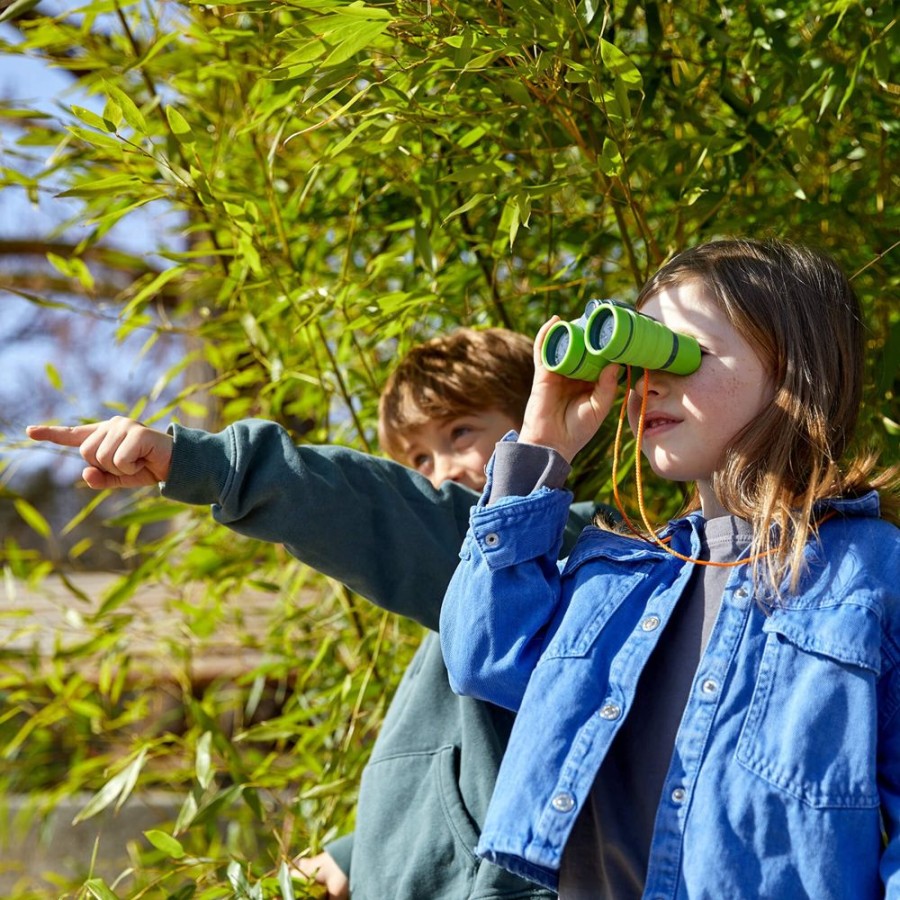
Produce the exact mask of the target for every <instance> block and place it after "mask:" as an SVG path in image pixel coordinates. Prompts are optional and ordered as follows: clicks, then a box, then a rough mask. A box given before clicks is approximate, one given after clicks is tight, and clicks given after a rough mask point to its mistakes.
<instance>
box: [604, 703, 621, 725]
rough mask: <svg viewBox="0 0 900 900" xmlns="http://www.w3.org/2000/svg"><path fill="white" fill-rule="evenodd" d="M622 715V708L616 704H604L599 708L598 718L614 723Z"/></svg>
mask: <svg viewBox="0 0 900 900" xmlns="http://www.w3.org/2000/svg"><path fill="white" fill-rule="evenodd" d="M621 715H622V707H621V706H619V705H618V704H617V703H605V704H604V705H603V706H601V707H600V718H601V719H609V721H610V722H612V721H615V720H616V719H618V718H619V716H621Z"/></svg>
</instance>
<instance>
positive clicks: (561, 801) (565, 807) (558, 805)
mask: <svg viewBox="0 0 900 900" xmlns="http://www.w3.org/2000/svg"><path fill="white" fill-rule="evenodd" d="M550 805H551V806H552V807H553V808H554V809H555V810H556V811H557V812H562V813H567V812H572V810H573V809H575V798H574V797H573V796H572V795H571V794H567V793H566V792H565V791H563V793H561V794H557V795H556V796H555V797H554V798H553V799H552V800H551V801H550Z"/></svg>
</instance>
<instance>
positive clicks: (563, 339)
mask: <svg viewBox="0 0 900 900" xmlns="http://www.w3.org/2000/svg"><path fill="white" fill-rule="evenodd" d="M571 343H572V341H571V338H570V337H569V332H568V330H567V329H565V328H554V329H553V331H551V332H550V334H548V335H547V349H546V357H547V362H549V363H552V364H553V365H554V366H558V365H559V364H560V363H561V362H562V361H563V360H564V359H565V358H566V354H567V353H568V352H569V346H570V345H571Z"/></svg>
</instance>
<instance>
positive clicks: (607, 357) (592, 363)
mask: <svg viewBox="0 0 900 900" xmlns="http://www.w3.org/2000/svg"><path fill="white" fill-rule="evenodd" d="M541 362H543V364H544V368H545V369H547V370H548V371H550V372H556V373H558V374H559V375H565V376H566V377H567V378H575V379H578V380H579V381H596V380H597V378H598V377H599V375H600V372H601V371H603V369H604V368H605V367H606V366H607V365H609V364H610V363H619V364H620V365H623V366H625V365H629V366H633V367H636V368H640V369H662V370H663V371H665V372H674V373H675V374H676V375H690V374H691V372H693V371H695V370H696V369H697V368H698V367H699V365H700V345H699V344H698V343H697V341H696V340H694V338H692V337H688V335H686V334H677V333H676V332H674V331H671V330H670V329H668V328H666V326H665V325H662V324H661V323H659V322H657V321H656V320H655V319H651V318H650V317H649V316H645V315H644V314H643V313H640V312H638V311H637V310H636V309H635V308H634V307H633V306H628V305H627V304H624V303H620V302H619V301H617V300H588V302H587V305H586V306H585V308H584V314H583V315H582V316H581V317H580V318H578V319H575V320H574V321H573V322H556V323H555V324H554V325H553V326H552V327H551V328H550V330H549V331H548V332H547V336H546V337H545V338H544V344H543V346H542V347H541Z"/></svg>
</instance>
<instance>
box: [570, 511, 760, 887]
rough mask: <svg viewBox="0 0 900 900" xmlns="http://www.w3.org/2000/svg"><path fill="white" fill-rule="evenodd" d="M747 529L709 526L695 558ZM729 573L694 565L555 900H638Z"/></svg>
mask: <svg viewBox="0 0 900 900" xmlns="http://www.w3.org/2000/svg"><path fill="white" fill-rule="evenodd" d="M751 538H752V532H751V528H750V524H749V523H748V522H745V521H743V520H741V519H737V518H735V517H733V516H722V517H720V518H715V519H709V520H707V522H706V523H705V527H704V530H703V534H702V535H701V540H702V549H701V551H700V554H699V558H700V559H707V560H711V561H714V562H727V561H729V560H732V559H734V558H736V557H737V555H738V554H739V553H740V552H741V551H742V550H744V549H745V548H746V547H747V546H748V545H749V543H750V541H751ZM731 572H732V570H731V569H730V568H719V567H716V566H697V567H696V568H695V570H694V572H693V574H692V575H691V579H690V581H689V582H688V586H687V590H686V592H685V594H684V596H683V597H682V598H681V599H680V600H679V602H678V604H677V606H676V607H675V611H674V614H673V616H672V618H671V619H670V620H669V623H668V624H667V625H666V628H665V632H664V633H663V634H662V635H661V637H660V641H659V644H658V645H657V647H656V649H655V650H654V652H653V654H652V655H651V657H650V659H649V660H648V662H647V666H646V668H645V669H644V671H643V673H642V674H641V678H640V681H639V682H638V686H637V693H636V695H635V699H634V705H633V707H632V714H631V715H630V716H628V718H626V719H625V721H624V722H623V723H622V728H621V730H620V731H619V733H618V735H617V736H616V739H615V740H614V741H613V744H612V746H611V747H610V751H609V754H608V755H607V757H606V759H605V760H604V761H603V764H602V766H601V767H600V771H599V772H598V773H597V777H596V779H595V780H594V787H593V788H592V790H591V794H590V797H589V800H588V803H587V805H586V806H585V808H584V810H583V811H582V812H581V814H580V815H579V817H578V820H577V821H576V823H575V828H574V830H573V832H572V835H571V837H570V838H569V841H568V843H567V844H566V847H565V850H564V851H563V859H562V866H561V870H560V884H559V896H560V900H600V898H602V900H640V897H641V896H642V895H643V892H644V882H645V880H646V876H647V865H648V858H649V855H650V843H651V840H652V838H653V827H654V823H655V821H656V810H657V807H658V806H659V800H660V795H661V793H662V788H663V784H664V782H665V778H666V773H667V772H668V769H669V764H670V762H671V758H672V751H673V749H674V747H675V735H676V733H677V731H678V727H679V725H680V724H681V717H682V714H683V713H684V708H685V706H686V705H687V698H688V695H689V692H690V689H691V683H692V682H693V680H694V675H695V674H696V671H697V668H698V666H699V664H700V658H701V656H702V655H703V651H704V648H705V647H706V642H707V639H708V638H709V635H710V632H711V631H712V628H713V625H714V624H715V620H716V616H717V615H718V612H719V605H720V603H721V600H722V594H723V592H724V589H725V582H726V581H727V580H728V578H729V576H730V575H731Z"/></svg>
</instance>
